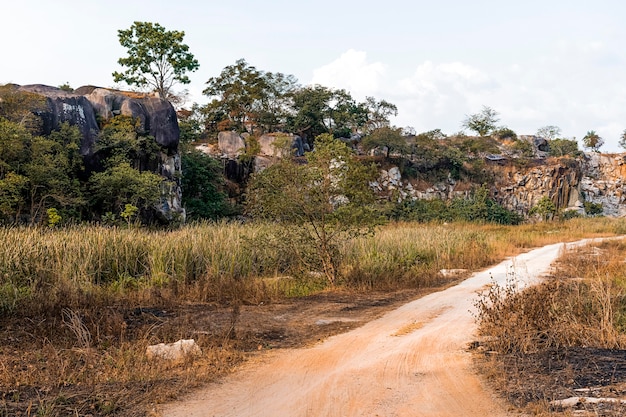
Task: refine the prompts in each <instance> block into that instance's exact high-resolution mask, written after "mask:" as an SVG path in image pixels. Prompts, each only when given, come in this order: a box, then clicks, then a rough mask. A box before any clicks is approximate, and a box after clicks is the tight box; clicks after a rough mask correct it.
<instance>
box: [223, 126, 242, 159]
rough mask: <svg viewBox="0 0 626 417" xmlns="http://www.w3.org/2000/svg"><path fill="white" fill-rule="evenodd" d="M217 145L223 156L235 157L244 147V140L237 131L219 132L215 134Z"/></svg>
mask: <svg viewBox="0 0 626 417" xmlns="http://www.w3.org/2000/svg"><path fill="white" fill-rule="evenodd" d="M217 146H218V147H219V150H220V152H221V153H222V155H223V156H225V157H227V158H231V159H232V158H236V157H237V156H239V155H240V154H241V153H242V152H243V151H245V149H246V142H245V141H244V139H243V138H242V137H241V136H239V133H237V132H220V133H218V135H217Z"/></svg>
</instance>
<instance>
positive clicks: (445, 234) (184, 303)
mask: <svg viewBox="0 0 626 417" xmlns="http://www.w3.org/2000/svg"><path fill="white" fill-rule="evenodd" d="M273 228H274V225H273V224H263V223H258V224H238V223H221V224H219V223H218V224H215V223H200V224H195V225H188V226H185V227H182V228H180V229H177V230H172V231H164V230H161V231H157V230H148V229H145V228H135V227H103V226H75V227H68V228H64V229H55V228H32V227H10V228H3V229H0V233H1V235H2V236H1V239H2V241H3V243H4V244H3V245H2V246H1V247H0V277H1V280H2V281H1V282H2V285H1V286H0V299H1V300H2V305H1V306H0V329H1V330H0V331H1V332H2V335H1V337H2V339H3V340H4V343H3V344H2V346H0V357H1V361H0V363H2V364H3V366H2V367H0V392H2V396H1V397H0V415H3V416H20V415H21V416H27V415H41V416H65V415H75V414H78V415H85V414H91V415H94V416H104V415H116V416H119V415H121V416H131V415H146V414H147V413H148V411H149V409H150V404H156V403H159V402H163V401H167V400H169V399H172V398H174V397H175V396H177V395H179V394H180V393H182V392H185V391H186V390H188V389H190V388H192V387H195V386H198V385H200V384H203V383H205V382H207V381H211V380H215V379H216V378H218V377H219V376H221V375H223V374H224V373H225V372H228V371H229V370H231V369H232V368H233V367H234V366H235V365H236V364H238V363H240V362H241V361H242V360H244V359H245V358H246V357H247V356H248V355H249V354H250V353H251V352H256V351H257V350H258V349H257V345H258V347H259V348H260V347H261V346H266V344H267V343H269V342H268V341H267V340H266V339H267V338H271V335H272V334H273V333H272V331H273V332H275V331H276V329H273V330H272V329H268V330H266V331H265V333H264V332H263V331H260V333H259V332H256V333H254V334H251V333H249V332H246V331H243V330H241V329H243V328H245V320H246V319H245V318H242V312H243V311H244V310H246V311H248V310H249V311H252V312H253V311H258V312H261V311H263V309H264V308H272V306H278V305H281V304H284V303H293V304H294V305H295V306H297V305H301V303H306V302H307V300H309V301H310V300H311V299H312V297H313V299H315V297H319V295H320V294H333V293H335V294H337V293H345V294H351V295H350V296H349V298H350V299H355V298H358V297H359V295H360V294H369V296H372V294H376V293H380V292H381V291H385V292H387V294H394V293H396V294H397V293H398V291H406V290H409V291H428V290H429V289H430V290H433V289H435V288H439V287H441V286H442V285H447V284H450V283H451V282H453V280H454V279H458V278H450V277H445V276H443V275H442V274H440V273H439V271H440V270H441V269H446V268H466V269H468V270H475V269H479V268H482V267H485V266H487V265H489V264H492V263H494V262H496V261H498V260H501V259H502V258H503V257H505V256H508V255H511V254H514V253H517V252H518V251H520V250H524V249H525V248H528V247H532V246H537V245H543V244H546V243H552V242H556V241H561V240H573V239H579V238H581V237H585V236H607V235H613V234H615V233H618V232H621V231H623V229H624V228H625V226H624V224H623V222H622V221H619V220H610V219H605V218H596V219H573V220H570V221H567V222H560V223H538V224H534V225H522V226H498V225H477V224H469V223H457V224H447V225H446V224H417V223H393V224H388V225H384V226H378V227H377V230H376V234H375V235H363V236H360V237H357V238H355V239H352V240H350V241H345V242H344V243H343V244H342V245H340V246H339V251H340V255H341V258H342V263H341V265H342V266H341V270H340V271H339V274H338V279H337V281H336V282H334V283H332V282H330V281H328V280H327V279H326V278H325V277H324V274H323V271H321V270H309V271H305V270H303V269H302V268H301V265H300V264H299V263H298V262H296V261H295V260H294V259H293V258H292V257H291V256H290V254H289V253H284V252H281V251H278V250H276V247H275V246H273V245H265V244H262V242H264V241H266V240H267V239H273V238H274V237H273V236H274V234H273ZM253 315H254V314H253ZM335 331H340V330H339V329H337V330H335ZM252 336H254V337H252ZM181 338H194V339H195V340H196V341H197V342H198V344H199V345H200V347H201V349H202V351H203V355H202V356H201V357H198V358H189V359H188V360H187V361H185V362H183V363H167V362H160V361H149V360H148V359H147V358H146V356H145V349H146V346H147V345H149V344H155V343H160V342H172V341H175V340H178V339H181ZM264 338H265V339H264ZM264 340H265V341H264ZM307 340H310V339H307V338H306V337H304V336H303V337H302V338H301V339H299V340H297V341H292V342H291V343H293V344H292V345H296V346H297V345H298V343H307ZM146 410H148V411H146Z"/></svg>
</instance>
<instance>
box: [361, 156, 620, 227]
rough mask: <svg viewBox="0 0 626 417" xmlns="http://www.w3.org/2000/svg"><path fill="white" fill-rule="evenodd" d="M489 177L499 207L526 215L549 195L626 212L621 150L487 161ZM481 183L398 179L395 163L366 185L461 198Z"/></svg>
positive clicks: (566, 203) (407, 194) (561, 201)
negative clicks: (612, 152)
mask: <svg viewBox="0 0 626 417" xmlns="http://www.w3.org/2000/svg"><path fill="white" fill-rule="evenodd" d="M487 164H488V165H487V169H488V170H489V171H491V173H492V174H493V178H494V182H493V183H492V184H490V185H489V188H490V191H491V194H492V196H493V197H494V199H495V200H496V201H497V202H498V203H500V204H502V205H503V206H504V207H506V208H508V209H510V210H512V211H515V212H517V213H520V214H523V215H526V214H528V211H529V210H530V209H531V208H532V207H533V206H535V205H536V204H537V203H538V202H539V200H540V199H541V198H543V197H545V196H547V197H549V198H550V199H551V200H552V201H553V202H554V204H555V205H556V207H557V209H558V210H575V211H578V212H579V213H581V214H583V213H584V203H585V202H589V203H594V204H601V205H602V209H603V214H604V215H606V216H613V217H621V216H626V193H625V192H624V185H625V184H624V178H626V154H597V153H591V154H584V155H583V156H582V157H580V158H577V159H571V158H545V159H535V160H532V161H530V162H528V163H527V164H519V163H516V161H515V160H506V159H503V160H497V161H489V160H488V161H487ZM480 185H481V184H472V183H467V182H462V181H455V180H453V179H451V178H448V179H447V180H444V181H440V182H437V183H434V184H429V183H424V182H421V181H411V180H408V179H404V178H402V176H401V175H400V170H399V169H398V168H397V167H391V168H390V169H386V170H381V173H380V177H379V179H378V181H376V182H374V183H372V187H373V188H374V190H376V191H377V192H378V193H379V194H380V195H381V196H385V197H387V198H388V199H391V200H393V201H401V200H404V199H434V198H438V199H443V200H448V199H452V198H455V197H461V198H463V197H467V196H468V195H469V194H470V193H471V190H472V189H473V188H475V187H478V186H480Z"/></svg>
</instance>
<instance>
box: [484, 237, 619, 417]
mask: <svg viewBox="0 0 626 417" xmlns="http://www.w3.org/2000/svg"><path fill="white" fill-rule="evenodd" d="M625 260H626V242H624V241H623V240H614V241H605V242H602V243H598V244H594V245H590V246H586V247H581V248H576V249H573V250H570V251H568V252H567V253H564V254H563V255H562V257H561V258H560V260H559V261H558V263H557V265H556V269H555V271H554V273H553V277H551V278H550V279H549V280H547V281H545V282H544V283H542V284H539V285H537V286H535V287H531V288H528V289H526V290H524V291H522V292H518V291H517V290H516V289H515V288H514V287H513V286H506V287H504V288H497V287H492V288H491V289H490V290H489V291H487V292H486V293H484V294H483V295H482V297H481V298H479V300H478V301H477V306H478V308H479V321H480V331H481V334H482V335H483V336H484V337H485V341H484V342H483V348H484V349H485V350H486V351H489V352H495V353H496V355H490V356H488V361H487V362H483V363H482V365H481V369H482V371H483V373H484V374H485V375H486V376H487V378H488V379H490V380H491V381H492V382H493V383H494V386H495V387H496V389H498V390H500V391H501V392H502V393H503V395H505V396H506V397H507V398H508V399H509V400H511V401H512V402H513V403H514V404H515V405H516V406H519V407H523V408H525V409H526V411H527V412H529V413H531V414H532V415H553V414H552V413H553V412H555V413H556V412H557V411H558V412H559V413H561V412H563V413H565V415H568V413H570V412H571V410H567V409H565V410H562V409H559V408H558V407H554V406H551V405H550V404H549V403H550V401H552V400H555V399H563V398H567V397H571V396H576V395H581V394H580V393H577V392H576V391H575V390H576V389H583V388H585V389H586V388H589V387H594V389H595V390H597V391H598V392H603V394H602V395H603V396H608V397H615V396H619V395H624V394H625V393H626V392H624V389H623V387H622V388H620V387H621V386H623V385H624V384H623V382H624V381H626V362H625V359H624V357H625V356H626V353H625V351H624V350H623V349H624V348H626V333H625V330H626V326H625V324H626V263H625ZM623 408H624V407H623V406H621V405H619V404H617V405H607V404H600V405H593V407H592V405H591V404H589V405H580V406H579V407H578V409H579V410H581V412H582V410H583V409H585V410H587V411H590V412H592V413H596V414H593V415H606V416H617V415H623V414H622V413H623V411H624V410H623ZM559 415H560V414H559Z"/></svg>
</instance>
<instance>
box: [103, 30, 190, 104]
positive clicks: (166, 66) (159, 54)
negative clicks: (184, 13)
mask: <svg viewBox="0 0 626 417" xmlns="http://www.w3.org/2000/svg"><path fill="white" fill-rule="evenodd" d="M184 37H185V32H180V31H168V30H166V29H165V28H164V27H163V26H161V25H160V24H158V23H150V22H135V23H133V25H132V26H131V27H130V28H129V29H127V30H119V31H118V38H119V41H120V44H121V45H122V46H123V47H124V48H126V50H127V53H128V55H127V56H126V57H124V58H120V59H119V60H118V61H117V62H118V63H119V64H120V65H121V66H122V67H126V70H125V71H123V72H117V71H115V72H114V73H113V79H114V80H115V82H119V81H124V82H126V83H127V84H128V85H135V86H138V87H142V88H143V87H148V88H149V89H151V90H152V91H156V92H158V93H159V95H160V96H161V97H162V98H163V99H166V100H169V99H171V98H172V96H174V95H175V94H174V91H173V90H172V88H173V86H174V85H175V84H176V83H177V82H178V83H181V84H189V82H190V80H189V77H188V76H187V73H188V72H193V71H196V70H197V69H198V68H199V67H200V64H199V63H198V61H197V60H196V59H195V58H194V56H193V54H192V53H191V52H189V47H188V46H187V45H185V44H184V43H183V38H184Z"/></svg>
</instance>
